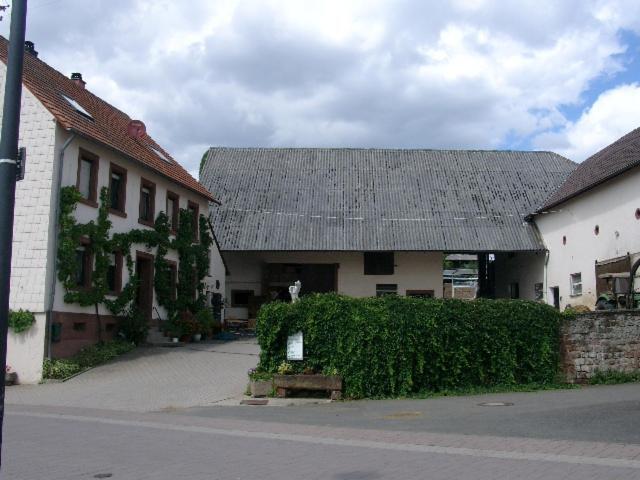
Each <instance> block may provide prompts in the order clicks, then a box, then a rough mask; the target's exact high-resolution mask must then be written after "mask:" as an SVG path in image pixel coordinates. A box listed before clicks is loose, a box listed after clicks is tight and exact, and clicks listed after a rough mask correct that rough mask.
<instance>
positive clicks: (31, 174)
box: [0, 62, 55, 383]
mask: <svg viewBox="0 0 640 480" xmlns="http://www.w3.org/2000/svg"><path fill="white" fill-rule="evenodd" d="M5 76H6V66H5V64H4V63H2V62H0V91H4V83H5ZM2 105H3V97H0V119H1V118H2ZM19 145H20V146H21V147H26V149H27V169H26V175H25V178H24V180H22V181H20V182H18V183H17V184H16V203H15V214H14V215H15V216H14V226H13V251H12V257H11V287H10V288H11V293H10V297H9V306H10V308H11V309H13V310H18V309H25V310H30V311H31V312H33V313H34V314H35V316H36V323H35V325H34V326H33V327H32V328H31V329H29V330H28V331H27V332H24V333H22V334H15V333H13V332H12V331H11V330H9V336H8V344H7V364H8V365H10V366H11V368H12V369H13V370H14V371H15V372H17V373H18V379H19V382H20V383H36V382H38V381H39V380H40V378H41V376H42V358H43V353H44V338H45V329H46V316H45V313H44V312H45V309H46V291H47V282H46V277H47V249H48V228H49V223H50V207H51V188H52V181H53V177H52V176H53V163H54V147H55V120H54V118H53V116H52V115H51V114H50V113H49V112H48V111H47V110H46V109H45V108H44V107H43V106H42V104H41V103H40V102H39V101H38V100H37V99H36V98H35V97H34V96H33V95H32V94H31V92H30V91H29V90H27V89H26V88H23V90H22V107H21V115H20V142H19Z"/></svg>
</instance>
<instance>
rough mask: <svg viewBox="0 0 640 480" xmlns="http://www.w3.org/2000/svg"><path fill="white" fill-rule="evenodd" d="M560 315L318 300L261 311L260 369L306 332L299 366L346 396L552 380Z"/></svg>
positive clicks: (496, 305)
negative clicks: (332, 375) (338, 381)
mask: <svg viewBox="0 0 640 480" xmlns="http://www.w3.org/2000/svg"><path fill="white" fill-rule="evenodd" d="M560 318H561V315H560V313H559V312H558V311H556V310H555V309H553V308H552V307H550V306H548V305H543V304H540V303H535V302H529V301H522V300H484V299H479V300H473V301H463V300H442V299H420V298H407V297H399V296H395V295H387V296H383V297H380V298H351V297H345V296H340V295H337V294H317V295H309V296H305V297H303V298H302V299H301V300H300V301H299V302H297V303H294V304H290V303H282V302H274V303H269V304H267V305H264V306H263V307H262V308H261V309H260V312H259V314H258V321H257V335H258V342H259V344H260V348H261V353H260V365H259V370H260V371H264V372H276V371H277V369H278V366H279V365H280V364H281V363H282V362H284V361H286V346H287V337H288V336H289V335H290V334H293V333H295V332H298V331H302V332H303V334H304V358H305V360H304V361H301V362H291V363H292V364H293V366H294V370H295V372H296V373H297V372H302V371H303V370H304V369H305V368H307V369H309V368H312V369H313V370H314V371H316V372H319V373H322V372H329V371H335V370H337V372H338V373H339V374H340V375H341V376H342V378H343V381H344V389H345V391H344V393H345V395H346V396H347V397H351V398H363V397H389V396H394V397H395V396H405V395H409V394H414V393H419V392H425V391H440V390H448V389H457V388H468V387H478V386H483V387H487V386H495V385H516V384H530V383H538V384H547V383H554V382H555V380H556V374H557V371H558V362H559V338H560V334H559V330H560V329H559V327H560Z"/></svg>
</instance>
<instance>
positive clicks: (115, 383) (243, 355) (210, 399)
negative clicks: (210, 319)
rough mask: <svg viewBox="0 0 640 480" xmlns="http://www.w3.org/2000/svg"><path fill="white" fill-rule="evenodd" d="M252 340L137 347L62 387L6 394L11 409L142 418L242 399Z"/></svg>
mask: <svg viewBox="0 0 640 480" xmlns="http://www.w3.org/2000/svg"><path fill="white" fill-rule="evenodd" d="M258 353H259V348H258V345H257V344H256V341H255V339H246V340H237V341H233V342H226V343H222V342H211V343H192V344H188V345H186V346H184V347H177V348H161V347H140V348H137V349H136V350H134V351H133V352H130V353H128V354H125V355H123V356H121V357H119V358H118V359H117V360H115V361H114V362H110V363H108V364H106V365H101V366H99V367H97V368H94V369H92V370H90V371H88V372H86V373H83V374H81V375H79V376H77V377H75V378H72V379H71V380H69V381H67V382H64V383H50V384H42V385H17V386H14V387H9V388H7V393H6V402H7V404H14V405H47V406H61V407H91V408H99V409H106V410H122V411H136V412H148V411H155V410H171V409H176V408H185V407H191V406H196V405H211V404H215V403H216V402H220V401H223V400H225V399H229V398H234V397H242V394H243V393H244V391H245V389H246V386H247V370H249V369H250V368H252V367H255V366H256V364H257V362H258Z"/></svg>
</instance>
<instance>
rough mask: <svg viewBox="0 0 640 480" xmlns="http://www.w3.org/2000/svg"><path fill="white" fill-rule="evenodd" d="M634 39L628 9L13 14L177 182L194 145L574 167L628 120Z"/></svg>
mask: <svg viewBox="0 0 640 480" xmlns="http://www.w3.org/2000/svg"><path fill="white" fill-rule="evenodd" d="M3 3H7V2H3ZM9 3H10V2H9ZM8 20H9V19H8V18H7V17H5V19H4V20H3V21H2V22H0V30H1V33H2V35H4V36H8V27H9V21H8ZM639 34H640V1H638V0H628V1H624V0H601V1H587V0H576V1H572V0H562V1H558V0H549V1H543V0H535V1H526V0H518V1H509V0H495V1H488V0H487V1H485V0H451V1H424V0H413V1H409V0H398V1H382V0H364V1H359V0H355V1H349V0H337V1H334V0H310V1H307V0H255V1H249V0H247V1H242V0H189V1H175V0H172V1H162V0H146V1H145V0H138V1H135V0H102V1H101V0H30V1H29V13H28V21H27V38H28V39H30V40H32V41H34V42H35V44H36V50H38V51H39V52H40V58H42V59H43V60H44V61H46V62H47V63H49V64H50V65H52V66H53V67H55V68H56V69H58V70H60V71H61V72H63V73H64V74H69V73H71V72H75V71H79V72H81V73H82V74H83V76H84V79H85V80H86V81H87V88H88V89H90V90H91V91H92V92H94V93H96V94H97V95H99V96H101V97H102V98H104V99H105V100H107V101H109V102H110V103H112V104H114V105H115V106H117V107H118V108H120V109H122V110H124V111H125V112H127V113H128V114H129V115H130V116H131V117H133V118H139V119H141V120H143V121H144V122H145V123H146V125H147V129H148V131H149V133H150V134H151V135H152V136H153V137H154V138H155V139H156V140H157V141H158V142H159V143H160V144H161V145H163V146H164V147H165V148H166V149H167V150H169V151H170V152H171V153H172V154H173V155H174V156H175V157H176V158H177V159H178V160H179V161H180V162H181V163H182V164H183V165H184V166H186V167H187V168H188V169H189V170H190V171H192V172H194V173H195V171H196V170H197V165H198V163H199V160H200V157H201V156H202V153H203V152H204V151H205V150H206V148H207V147H208V146H210V145H213V146H305V147H315V146H336V147H349V146H353V147H407V148H478V149H542V150H552V151H555V152H558V153H560V154H563V155H566V156H567V157H569V158H571V159H572V160H575V161H582V160H584V159H585V158H587V157H588V156H589V155H591V154H592V153H595V151H597V150H598V149H600V148H601V147H603V146H605V145H607V144H608V143H610V142H611V141H613V140H615V139H616V138H618V137H619V136H621V135H623V134H624V133H626V132H628V131H630V130H632V129H634V128H636V127H638V126H640V108H639V107H638V106H639V105H640V84H639V83H638V74H639V73H640V62H639V61H638V54H639V48H640V41H639V37H638V35H639Z"/></svg>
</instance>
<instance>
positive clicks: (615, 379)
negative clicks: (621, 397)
mask: <svg viewBox="0 0 640 480" xmlns="http://www.w3.org/2000/svg"><path fill="white" fill-rule="evenodd" d="M633 382H640V371H638V370H636V371H635V372H616V371H613V370H606V371H597V372H596V373H595V374H594V375H593V377H591V378H590V379H589V385H615V384H617V383H633Z"/></svg>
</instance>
